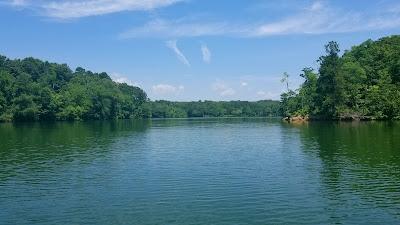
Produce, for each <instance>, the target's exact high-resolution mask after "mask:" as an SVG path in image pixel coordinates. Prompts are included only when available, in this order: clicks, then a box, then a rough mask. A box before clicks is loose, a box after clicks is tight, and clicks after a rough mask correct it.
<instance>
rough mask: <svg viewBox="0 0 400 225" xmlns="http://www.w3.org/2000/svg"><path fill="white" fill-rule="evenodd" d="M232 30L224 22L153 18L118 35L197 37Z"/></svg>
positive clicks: (136, 36)
mask: <svg viewBox="0 0 400 225" xmlns="http://www.w3.org/2000/svg"><path fill="white" fill-rule="evenodd" d="M231 32H233V30H232V29H231V28H229V24H227V23H224V22H210V23H208V22H204V21H193V20H191V19H190V20H186V19H179V20H163V19H155V20H152V21H150V22H148V23H146V24H145V25H143V26H141V27H135V28H133V29H130V30H127V31H125V32H122V33H121V34H120V35H119V37H120V38H122V39H127V38H147V37H158V38H165V37H167V38H178V37H199V36H218V35H226V34H228V33H231Z"/></svg>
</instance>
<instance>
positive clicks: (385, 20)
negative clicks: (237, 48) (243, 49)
mask: <svg viewBox="0 0 400 225" xmlns="http://www.w3.org/2000/svg"><path fill="white" fill-rule="evenodd" d="M396 27H400V15H399V13H398V10H395V8H394V9H393V10H386V11H379V10H376V11H375V12H369V13H367V12H358V11H348V10H346V9H340V8H336V7H333V6H331V5H329V4H328V3H327V2H326V1H315V2H313V3H312V4H311V5H309V6H308V7H304V8H301V9H299V10H297V11H296V12H293V13H292V14H290V15H288V16H285V17H282V18H280V19H277V20H275V21H270V22H268V21H252V22H247V23H243V24H240V23H230V22H215V21H214V22H213V21H211V22H210V21H207V20H204V19H199V20H193V19H189V20H185V19H180V20H172V21H168V20H162V19H157V20H153V21H150V22H149V23H147V24H145V25H143V26H142V27H136V28H134V29H131V30H128V31H126V32H123V33H122V34H120V37H121V38H142V37H168V38H179V37H200V36H233V37H265V36H273V35H289V34H324V33H349V32H358V31H373V30H382V29H390V28H396Z"/></svg>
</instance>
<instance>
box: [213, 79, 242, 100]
mask: <svg viewBox="0 0 400 225" xmlns="http://www.w3.org/2000/svg"><path fill="white" fill-rule="evenodd" d="M212 89H213V90H214V91H215V92H217V93H218V94H219V95H220V96H222V97H226V96H232V95H235V94H236V91H235V90H234V89H233V88H231V87H229V86H228V85H227V84H225V83H223V82H222V81H216V82H214V83H213V84H212Z"/></svg>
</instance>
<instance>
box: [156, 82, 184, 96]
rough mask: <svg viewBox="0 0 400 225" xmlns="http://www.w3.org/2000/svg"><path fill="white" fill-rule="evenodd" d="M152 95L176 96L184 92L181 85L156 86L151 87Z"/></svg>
mask: <svg viewBox="0 0 400 225" xmlns="http://www.w3.org/2000/svg"><path fill="white" fill-rule="evenodd" d="M152 90H153V93H155V94H157V95H170V94H177V93H180V92H182V91H184V90H185V87H184V86H183V85H179V86H173V85H170V84H157V85H154V86H153V87H152Z"/></svg>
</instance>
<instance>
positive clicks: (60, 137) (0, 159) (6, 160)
mask: <svg viewBox="0 0 400 225" xmlns="http://www.w3.org/2000/svg"><path fill="white" fill-rule="evenodd" d="M150 126H151V121H150V120H116V121H90V122H40V123H4V124H0V164H1V168H0V181H1V180H2V179H5V178H7V177H9V176H13V175H16V174H19V173H21V171H18V170H21V168H23V169H24V170H32V171H34V170H45V169H48V167H49V166H52V165H55V164H62V163H65V162H72V161H74V160H76V159H77V158H79V160H81V161H84V160H86V162H89V161H90V160H93V159H94V158H96V157H101V155H102V154H107V151H111V150H112V149H111V148H109V146H110V145H112V144H113V143H115V142H116V141H118V140H120V139H121V138H129V137H131V136H132V135H140V134H143V133H145V132H146V131H147V129H148V128H149V127H150Z"/></svg>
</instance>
